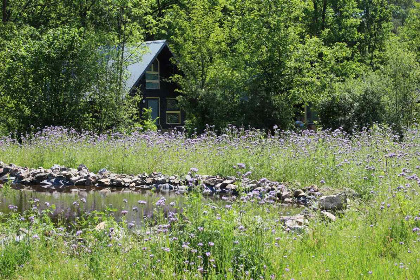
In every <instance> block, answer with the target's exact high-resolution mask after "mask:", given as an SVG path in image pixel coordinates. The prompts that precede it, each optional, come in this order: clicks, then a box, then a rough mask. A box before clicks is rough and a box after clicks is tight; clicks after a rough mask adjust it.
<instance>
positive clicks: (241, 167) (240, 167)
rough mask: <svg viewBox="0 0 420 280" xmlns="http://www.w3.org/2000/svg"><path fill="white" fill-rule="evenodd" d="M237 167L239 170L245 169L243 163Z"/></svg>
mask: <svg viewBox="0 0 420 280" xmlns="http://www.w3.org/2000/svg"><path fill="white" fill-rule="evenodd" d="M237 166H238V168H239V169H245V167H246V166H245V164H244V163H238V164H237Z"/></svg>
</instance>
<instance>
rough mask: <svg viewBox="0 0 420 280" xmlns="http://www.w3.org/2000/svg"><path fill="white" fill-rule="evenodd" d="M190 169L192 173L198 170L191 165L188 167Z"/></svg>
mask: <svg viewBox="0 0 420 280" xmlns="http://www.w3.org/2000/svg"><path fill="white" fill-rule="evenodd" d="M190 171H191V172H193V173H197V172H198V168H195V167H192V168H190Z"/></svg>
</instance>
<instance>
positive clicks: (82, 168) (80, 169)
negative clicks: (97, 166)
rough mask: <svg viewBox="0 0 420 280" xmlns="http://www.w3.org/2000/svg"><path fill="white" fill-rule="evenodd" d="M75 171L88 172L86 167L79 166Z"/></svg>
mask: <svg viewBox="0 0 420 280" xmlns="http://www.w3.org/2000/svg"><path fill="white" fill-rule="evenodd" d="M77 171H86V172H89V169H88V168H87V166H86V165H84V164H79V166H78V167H77Z"/></svg>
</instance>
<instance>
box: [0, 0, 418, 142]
mask: <svg viewBox="0 0 420 280" xmlns="http://www.w3.org/2000/svg"><path fill="white" fill-rule="evenodd" d="M2 8H3V10H4V13H3V15H4V18H3V22H2V24H1V26H0V38H1V40H0V47H1V48H0V92H1V95H0V104H1V106H2V108H4V110H3V113H0V133H2V134H7V133H9V132H11V131H16V130H17V131H19V132H25V131H33V128H32V127H35V128H36V127H38V126H39V127H43V126H45V125H66V126H72V127H74V128H77V129H91V130H97V131H105V130H109V129H116V130H120V131H123V130H126V131H129V130H131V128H132V127H133V125H134V124H135V122H136V121H135V119H136V115H137V116H138V112H134V111H133V110H132V108H133V107H132V106H131V105H132V104H129V103H130V102H132V103H135V102H137V101H136V100H130V98H126V97H125V93H126V92H125V90H126V89H124V86H123V84H124V83H123V81H124V79H125V66H126V65H127V57H126V51H127V50H128V49H129V48H130V46H132V45H135V46H139V44H140V43H141V42H142V41H144V40H145V39H148V40H152V39H165V38H166V39H168V42H169V45H170V47H171V50H172V52H173V53H174V54H175V59H174V60H173V62H174V63H175V64H176V65H177V67H178V69H179V70H180V72H179V73H180V74H179V75H175V76H174V77H172V81H174V82H176V83H178V85H179V91H180V92H181V93H182V96H181V98H180V104H181V107H182V108H183V109H184V111H185V113H186V116H187V122H186V126H187V128H188V129H189V130H190V131H194V130H198V131H202V130H204V129H205V127H206V125H207V124H209V125H214V126H215V127H216V128H218V129H221V128H224V127H226V126H227V125H229V124H233V125H236V126H245V127H246V126H248V125H250V126H255V127H258V128H264V129H267V128H269V129H271V128H272V127H273V126H274V125H278V126H280V127H281V128H282V129H287V128H290V127H292V125H293V118H294V117H295V115H296V113H298V114H299V113H301V112H296V111H298V109H297V108H302V106H303V105H308V104H318V103H323V104H324V105H325V104H326V102H327V103H328V102H329V103H331V102H333V103H334V100H339V99H342V100H345V99H348V98H349V97H348V96H346V95H349V93H348V92H346V89H345V88H346V86H345V85H348V86H347V87H350V84H352V83H357V82H355V81H358V83H361V84H362V85H363V86H357V88H359V89H357V91H358V93H357V94H356V93H354V94H350V95H354V96H358V97H357V98H360V100H356V99H357V98H356V97H354V96H353V97H351V98H350V99H351V100H352V102H356V103H357V104H359V103H364V102H369V100H370V101H372V100H374V99H376V96H377V95H380V96H381V98H380V99H381V102H382V103H383V104H382V103H381V105H379V104H375V105H372V106H374V107H375V108H379V107H383V108H385V109H386V115H387V117H386V118H384V117H383V116H382V113H380V112H379V111H381V110H382V109H381V110H379V111H378V112H373V113H372V114H370V116H362V117H360V118H359V119H354V118H352V117H349V120H348V121H345V122H347V123H348V125H350V123H351V122H353V123H354V122H356V123H358V124H362V123H365V124H371V123H372V122H374V121H375V122H381V121H384V122H386V123H395V126H396V127H401V126H402V125H408V124H411V123H412V121H413V119H414V118H416V117H417V116H416V114H417V112H418V108H417V107H418V106H417V105H416V102H417V101H416V100H418V98H417V97H416V96H415V94H414V93H413V92H414V91H413V88H415V87H416V86H417V85H418V84H417V80H418V78H417V77H418V76H419V74H418V64H419V47H418V46H419V45H420V42H419V35H418V34H420V32H419V10H420V9H419V4H418V3H416V2H415V1H413V0H395V1H394V0H393V1H385V0H373V1H365V0H349V1H342V0H340V1H326V0H313V1H302V0H293V1H284V0H281V1H259V0H241V1H233V0H216V1H209V0H194V1H173V0H159V1H157V0H118V1H114V0H106V1H91V0H89V1H76V2H71V1H70V2H69V1H64V0H59V1H54V3H49V2H48V1H44V0H36V1H23V2H22V1H14V2H11V1H6V5H5V6H4V7H2ZM396 36H398V37H397V38H396ZM110 46H118V48H115V49H114V50H112V48H110ZM105 49H107V51H103V50H105ZM98 50H102V51H99V52H98ZM413 55H414V56H413ZM370 73H374V74H372V75H374V76H375V75H376V76H378V77H382V78H383V79H384V82H386V84H387V88H386V90H384V91H382V93H380V91H381V90H382V89H383V86H382V85H381V83H375V85H378V86H379V88H377V89H373V88H372V85H370V82H364V81H363V80H364V79H368V80H369V79H371V78H366V77H370V76H371V74H370ZM372 79H373V80H375V79H381V78H372ZM388 80H389V81H392V83H391V82H388ZM360 87H368V88H369V89H368V90H367V92H370V93H369V94H368V93H367V92H366V91H365V90H363V89H361V88H360ZM338 90H343V92H339V91H338ZM362 92H365V93H363V94H362ZM372 92H375V94H373V93H372ZM417 95H418V94H417ZM416 98H417V99H416ZM378 100H379V99H378ZM34 104H36V105H34ZM324 105H322V106H323V107H325V106H327V105H325V106H324ZM331 106H333V105H332V104H331ZM337 106H338V105H337ZM340 106H341V105H340ZM342 106H345V104H343V105H342ZM378 106H379V107H378ZM390 108H393V110H391V109H390ZM349 109H351V108H349ZM364 109H369V107H366V106H365V107H363V106H362V105H361V106H359V109H358V110H359V112H361V111H360V110H364ZM337 110H338V109H337ZM337 110H335V111H337ZM343 110H347V109H343ZM351 110H353V109H351ZM375 110H376V109H375ZM333 111H334V110H330V113H332V112H333ZM338 111H340V110H338ZM353 111H355V114H358V113H357V112H356V111H357V110H353ZM397 111H398V112H401V113H397ZM381 112H382V111H381ZM390 113H391V115H390V116H388V115H389V114H390ZM338 117H340V116H338ZM350 119H351V120H350ZM343 121H344V120H343ZM324 126H325V127H327V126H328V125H327V122H324Z"/></svg>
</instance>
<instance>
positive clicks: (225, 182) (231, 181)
mask: <svg viewBox="0 0 420 280" xmlns="http://www.w3.org/2000/svg"><path fill="white" fill-rule="evenodd" d="M233 183H235V180H224V181H223V182H222V184H223V185H225V186H227V185H230V184H233Z"/></svg>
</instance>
